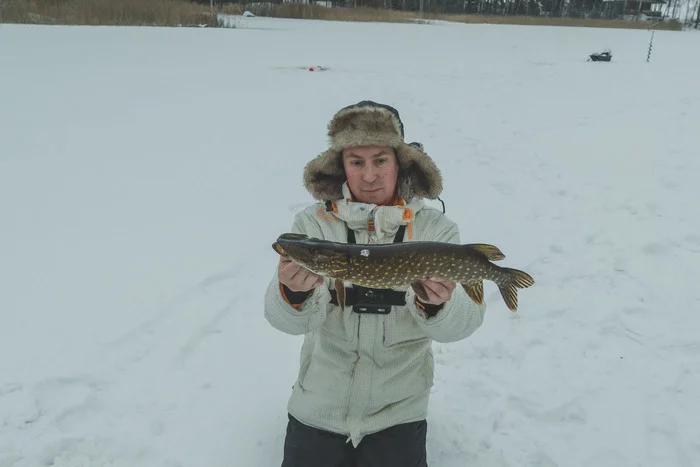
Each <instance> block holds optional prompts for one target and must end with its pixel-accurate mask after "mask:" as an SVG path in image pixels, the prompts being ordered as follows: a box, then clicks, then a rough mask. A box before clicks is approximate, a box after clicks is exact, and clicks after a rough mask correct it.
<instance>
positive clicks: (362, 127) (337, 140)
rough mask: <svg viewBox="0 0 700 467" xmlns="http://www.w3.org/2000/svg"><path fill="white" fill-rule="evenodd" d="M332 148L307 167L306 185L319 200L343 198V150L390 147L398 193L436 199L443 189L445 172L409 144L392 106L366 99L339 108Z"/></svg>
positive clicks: (333, 125)
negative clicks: (394, 159)
mask: <svg viewBox="0 0 700 467" xmlns="http://www.w3.org/2000/svg"><path fill="white" fill-rule="evenodd" d="M328 137H329V139H330V148H329V149H328V150H326V151H325V152H323V153H321V154H320V155H318V156H317V157H316V158H315V159H313V160H312V161H310V162H309V163H308V164H307V165H306V167H304V186H305V187H306V189H307V190H309V192H310V193H311V195H312V196H313V197H314V198H316V199H318V200H338V199H342V198H343V191H342V185H343V183H345V181H346V178H345V171H344V170H343V163H342V158H341V153H342V151H343V149H345V148H349V147H358V146H389V147H392V148H394V150H395V151H396V157H397V159H398V162H399V178H398V184H399V196H401V197H402V198H403V199H405V200H406V201H409V200H411V199H412V198H413V197H421V198H429V199H435V198H437V197H438V196H439V195H440V193H441V192H442V175H441V174H440V170H439V169H438V168H437V166H436V165H435V163H434V162H433V160H432V159H431V158H430V156H428V155H427V154H426V153H425V152H424V151H423V150H422V146H420V149H419V148H418V147H417V146H414V145H410V144H406V143H405V142H404V139H403V123H401V119H400V118H399V115H398V112H397V111H396V110H395V109H392V108H391V107H388V106H384V105H381V104H376V103H374V102H369V101H364V102H360V103H359V104H355V105H352V106H349V107H346V108H344V109H342V110H340V111H339V112H338V113H336V114H335V116H334V117H333V119H332V120H331V121H330V123H329V124H328Z"/></svg>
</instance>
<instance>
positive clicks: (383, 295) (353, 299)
mask: <svg viewBox="0 0 700 467" xmlns="http://www.w3.org/2000/svg"><path fill="white" fill-rule="evenodd" d="M405 233H406V226H405V225H402V226H400V227H399V230H398V231H397V232H396V235H395V236H394V243H401V242H403V236H404V234H405ZM348 243H350V244H355V243H356V241H355V232H354V231H353V230H352V229H350V228H349V227H348ZM330 293H331V303H332V304H333V305H337V304H338V294H337V293H336V291H335V290H330ZM405 304H406V292H399V291H396V290H392V289H372V288H368V287H361V286H359V285H355V286H353V287H346V288H345V305H352V311H354V312H355V313H368V314H379V315H386V314H389V313H390V312H391V307H392V306H394V305H396V306H404V305H405Z"/></svg>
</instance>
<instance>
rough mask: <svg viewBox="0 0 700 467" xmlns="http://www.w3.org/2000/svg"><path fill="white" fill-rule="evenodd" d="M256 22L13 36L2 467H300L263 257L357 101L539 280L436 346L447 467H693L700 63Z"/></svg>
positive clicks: (634, 34)
mask: <svg viewBox="0 0 700 467" xmlns="http://www.w3.org/2000/svg"><path fill="white" fill-rule="evenodd" d="M241 24H242V25H243V26H244V27H241V28H238V29H226V30H222V29H219V30H208V29H156V28H152V29H147V28H114V27H105V28H92V27H84V28H78V27H39V26H34V27H32V26H8V25H2V26H0V64H2V65H1V70H0V222H1V228H0V284H2V287H1V290H2V292H1V293H0V467H36V466H47V465H50V466H56V467H97V466H111V467H126V466H129V467H195V466H196V467H199V466H206V467H219V466H220V467H224V466H236V467H239V466H240V467H263V466H276V465H279V462H280V459H281V445H282V440H283V434H284V429H285V406H286V402H287V397H288V396H289V393H290V390H291V385H292V383H293V380H294V376H295V375H296V371H297V364H298V353H299V347H300V343H301V339H300V338H299V337H291V336H286V335H284V334H281V333H279V332H276V331H274V330H273V329H272V328H271V327H270V326H269V325H268V323H267V322H266V321H265V319H264V318H263V312H262V299H263V293H264V289H265V287H266V285H267V283H268V280H269V279H270V277H271V275H272V274H273V272H274V269H275V265H276V261H277V256H276V254H275V253H274V252H273V251H272V249H271V248H270V245H271V243H272V242H273V241H274V239H275V238H276V236H277V235H278V234H279V233H281V232H284V231H287V230H288V229H289V226H290V224H291V220H292V215H293V213H294V212H296V211H297V210H299V209H301V208H302V207H303V206H305V205H307V204H308V203H309V202H311V199H310V197H309V196H308V194H307V193H306V192H305V191H304V189H303V188H302V186H301V170H302V167H303V164H304V163H306V161H307V160H309V159H310V158H312V157H314V156H315V155H316V154H317V153H318V152H319V151H321V150H322V149H323V148H325V144H326V139H325V125H326V123H327V121H328V119H329V118H330V116H331V115H332V114H333V112H334V111H335V110H337V109H338V108H340V107H342V106H344V105H347V104H350V103H354V102H357V101H359V100H362V99H374V100H378V101H382V102H386V103H389V104H392V105H395V106H397V107H398V108H399V110H400V111H401V113H402V116H403V118H404V121H405V125H406V130H407V138H409V139H410V140H412V141H413V140H419V141H422V142H423V143H424V144H425V146H426V149H427V151H428V152H429V154H431V155H432V156H433V157H434V158H435V159H436V161H437V163H438V164H439V165H440V167H441V168H442V169H443V172H444V176H445V185H446V189H445V192H444V196H443V199H444V200H445V201H446V203H447V213H448V215H449V216H450V217H451V218H452V219H454V220H455V221H457V222H458V223H459V225H460V228H461V232H462V239H463V241H464V242H465V243H466V242H488V243H493V244H496V245H497V246H499V247H500V248H501V249H502V250H503V251H504V253H505V254H506V256H507V258H506V260H505V262H506V263H508V265H510V266H514V267H519V268H522V269H525V270H526V271H528V272H530V273H531V274H533V276H535V278H536V280H537V284H536V286H534V287H533V288H531V289H528V290H525V291H522V292H521V293H520V310H519V312H518V313H517V314H512V313H511V312H509V311H508V310H507V309H506V308H505V306H504V304H503V302H502V300H501V298H500V297H499V296H498V293H497V291H496V289H495V287H494V286H493V284H491V283H487V284H486V291H487V300H488V304H489V311H488V313H487V317H486V321H485V323H484V325H483V327H482V328H481V329H480V330H479V331H478V332H477V333H476V334H475V335H474V336H473V337H472V338H470V339H468V340H465V341H463V342H460V343H456V344H451V345H438V344H435V355H436V360H437V365H436V384H435V388H434V394H433V399H432V403H431V414H430V418H429V424H430V425H429V435H428V436H429V444H428V450H429V460H430V463H431V466H432V467H464V466H488V467H514V466H533V467H535V466H538V467H553V466H560V467H588V466H595V467H641V466H644V467H647V466H648V467H657V466H658V467H676V466H677V467H692V466H697V465H700V426H699V425H698V422H697V420H699V419H700V399H699V398H698V394H699V393H700V313H699V311H700V292H699V291H698V286H697V279H698V277H700V266H699V264H700V221H699V220H698V219H699V217H700V216H698V212H699V211H698V208H697V200H698V199H700V187H699V185H698V182H697V181H698V179H699V178H700V158H698V154H700V147H699V146H698V136H697V135H698V127H699V124H700V87H698V85H697V79H698V76H699V75H700V63H699V62H698V61H697V60H695V61H694V62H690V61H689V60H688V59H689V57H691V52H692V51H697V50H700V49H699V47H700V36H699V35H697V34H690V33H671V32H657V33H656V36H655V44H654V49H653V55H652V61H651V63H645V60H646V54H647V46H648V40H649V33H648V32H647V31H617V30H605V29H564V28H546V27H542V28H533V27H515V26H488V25H459V24H445V23H440V24H433V25H386V24H344V23H325V22H307V21H293V20H273V19H263V18H250V19H246V20H245V21H244V22H242V23H241ZM606 47H610V48H611V49H612V50H613V53H614V61H613V62H612V63H588V62H586V61H585V59H586V57H587V56H588V54H590V53H593V52H598V51H602V50H603V49H604V48H606ZM316 65H322V66H325V67H328V70H327V71H321V72H309V71H306V69H307V68H308V67H310V66H316ZM504 264H505V263H504Z"/></svg>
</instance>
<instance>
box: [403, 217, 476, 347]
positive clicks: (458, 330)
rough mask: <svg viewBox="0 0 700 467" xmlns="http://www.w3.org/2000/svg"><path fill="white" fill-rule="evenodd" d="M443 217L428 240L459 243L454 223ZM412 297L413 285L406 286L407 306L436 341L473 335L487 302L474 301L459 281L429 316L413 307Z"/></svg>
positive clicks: (413, 298) (413, 299)
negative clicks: (445, 300) (442, 303)
mask: <svg viewBox="0 0 700 467" xmlns="http://www.w3.org/2000/svg"><path fill="white" fill-rule="evenodd" d="M442 219H443V221H442V222H437V223H436V224H441V225H438V226H436V227H437V228H436V229H435V230H436V233H435V235H431V238H429V240H433V241H439V242H449V243H456V244H461V242H460V238H459V229H458V227H457V225H456V224H454V223H453V222H451V221H449V220H447V218H442ZM426 240H427V239H426ZM415 298H416V294H415V292H414V291H413V288H411V287H409V288H408V291H407V294H406V303H407V305H406V306H407V307H408V308H409V311H410V312H411V314H412V315H413V317H414V318H415V319H416V321H417V322H418V325H419V326H420V327H421V328H422V329H423V330H424V332H425V333H426V334H427V335H428V337H430V338H431V339H433V340H434V341H436V342H455V341H459V340H462V339H465V338H466V337H469V336H470V335H472V334H473V333H474V331H476V330H477V329H478V328H479V327H480V326H481V324H482V323H483V321H484V314H485V313H486V305H478V304H477V303H475V302H474V301H473V300H472V299H471V298H469V296H468V295H467V293H466V292H465V291H464V289H463V288H462V287H461V286H460V285H459V284H457V287H456V288H455V289H454V291H453V292H452V297H451V298H450V300H448V301H447V302H446V303H445V304H444V306H443V307H442V308H441V309H440V310H439V311H438V312H437V314H435V315H434V316H429V315H428V314H426V313H425V311H423V310H421V309H420V308H419V307H418V306H416V303H415Z"/></svg>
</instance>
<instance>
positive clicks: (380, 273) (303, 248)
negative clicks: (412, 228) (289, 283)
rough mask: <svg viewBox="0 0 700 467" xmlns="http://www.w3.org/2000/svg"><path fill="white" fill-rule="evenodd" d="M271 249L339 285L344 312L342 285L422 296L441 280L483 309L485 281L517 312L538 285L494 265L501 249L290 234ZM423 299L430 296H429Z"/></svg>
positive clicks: (280, 239)
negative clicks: (524, 293) (411, 290)
mask: <svg viewBox="0 0 700 467" xmlns="http://www.w3.org/2000/svg"><path fill="white" fill-rule="evenodd" d="M272 247H273V249H274V250H275V251H276V252H277V253H278V254H279V255H281V256H284V257H287V258H290V259H292V260H293V261H295V262H297V263H298V264H300V265H301V266H303V267H305V268H306V269H309V270H310V271H312V272H313V273H315V274H318V275H321V276H324V277H329V278H331V279H334V280H335V289H336V293H337V294H338V303H339V304H340V305H341V307H342V306H343V305H344V291H345V288H344V286H343V282H351V283H353V284H356V285H359V286H363V287H371V288H380V289H388V288H393V287H400V286H405V285H410V284H412V285H414V287H416V288H418V290H421V287H420V284H419V281H421V280H423V279H426V278H428V277H439V278H441V279H444V280H449V281H454V282H458V283H460V284H461V285H462V287H463V288H464V290H465V292H466V293H467V295H469V297H470V298H471V299H472V300H474V301H475V302H476V303H478V304H483V300H484V289H483V281H484V280H489V281H493V282H494V283H495V284H496V285H497V286H498V288H499V290H500V292H501V296H502V297H503V299H504V301H505V303H506V305H507V306H508V308H509V309H510V310H512V311H516V310H517V306H518V292H517V289H518V288H526V287H530V286H531V285H532V284H534V279H533V278H532V277H531V276H530V275H529V274H527V273H525V272H523V271H519V270H517V269H512V268H504V267H501V266H498V265H496V264H494V263H492V261H499V260H502V259H504V258H505V256H504V255H503V253H501V251H500V250H499V249H498V248H497V247H495V246H493V245H488V244H465V245H457V244H453V243H446V242H429V241H425V242H420V241H418V242H402V243H390V244H364V245H363V244H347V243H339V242H331V241H328V240H320V239H317V238H310V237H308V236H306V235H303V234H293V233H287V234H282V235H280V237H279V238H278V239H277V241H276V242H275V243H274V244H273V245H272ZM420 295H424V296H425V293H422V294H420Z"/></svg>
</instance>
